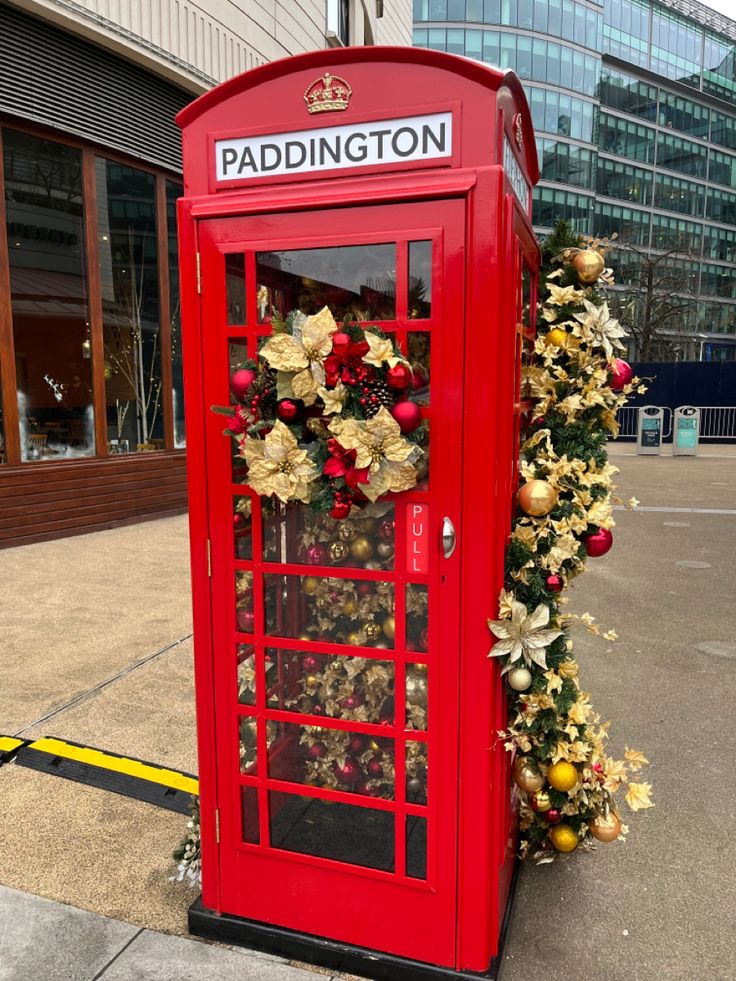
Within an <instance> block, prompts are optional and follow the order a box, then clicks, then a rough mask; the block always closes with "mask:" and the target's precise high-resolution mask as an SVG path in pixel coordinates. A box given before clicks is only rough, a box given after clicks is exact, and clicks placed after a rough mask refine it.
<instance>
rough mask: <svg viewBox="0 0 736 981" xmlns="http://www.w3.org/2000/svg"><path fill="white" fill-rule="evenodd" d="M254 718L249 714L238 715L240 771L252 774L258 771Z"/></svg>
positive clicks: (256, 728)
mask: <svg viewBox="0 0 736 981" xmlns="http://www.w3.org/2000/svg"><path fill="white" fill-rule="evenodd" d="M257 731H258V726H257V723H256V720H255V719H254V718H252V717H251V716H249V715H241V717H240V772H241V773H247V774H249V775H251V776H252V775H254V774H255V773H257V772H258V748H257V745H256V733H257Z"/></svg>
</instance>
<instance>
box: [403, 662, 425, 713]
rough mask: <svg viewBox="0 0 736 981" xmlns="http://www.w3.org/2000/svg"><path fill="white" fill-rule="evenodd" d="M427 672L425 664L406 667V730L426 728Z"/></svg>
mask: <svg viewBox="0 0 736 981" xmlns="http://www.w3.org/2000/svg"><path fill="white" fill-rule="evenodd" d="M428 686H429V671H428V668H427V665H426V664H407V666H406V728H407V729H426V728H427V702H428V697H427V692H428Z"/></svg>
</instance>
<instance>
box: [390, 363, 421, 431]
mask: <svg viewBox="0 0 736 981" xmlns="http://www.w3.org/2000/svg"><path fill="white" fill-rule="evenodd" d="M396 367H397V368H398V367H400V366H399V365H397V366H396ZM391 415H392V416H393V417H394V419H395V420H396V421H397V422H398V424H399V429H400V430H401V432H402V433H413V432H414V430H415V429H416V428H417V426H418V425H419V423H420V422H421V421H422V410H421V409H420V408H419V406H418V405H417V403H416V402H410V401H409V400H408V399H407V401H406V402H397V403H396V404H395V405H392V406H391Z"/></svg>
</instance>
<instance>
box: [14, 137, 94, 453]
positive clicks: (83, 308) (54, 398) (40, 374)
mask: <svg viewBox="0 0 736 981" xmlns="http://www.w3.org/2000/svg"><path fill="white" fill-rule="evenodd" d="M3 157H4V161H5V198H6V212H7V235H8V258H9V263H10V289H11V301H12V310H13V343H14V351H15V365H16V375H17V383H18V417H19V427H20V446H21V459H22V460H23V461H27V460H58V459H64V458H70V457H78V456H90V455H93V454H94V452H95V426H94V408H93V400H92V342H91V333H90V324H89V310H88V293H87V271H86V247H85V232H84V207H83V197H82V154H81V151H80V150H78V149H75V148H74V147H69V146H66V145H64V144H62V143H56V142H54V141H52V140H47V139H43V138H41V137H38V136H32V135H30V134H28V133H22V132H17V131H15V130H12V129H5V130H4V131H3Z"/></svg>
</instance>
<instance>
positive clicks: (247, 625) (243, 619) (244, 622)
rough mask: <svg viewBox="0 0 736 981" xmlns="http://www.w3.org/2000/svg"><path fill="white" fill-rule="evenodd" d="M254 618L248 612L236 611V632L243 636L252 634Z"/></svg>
mask: <svg viewBox="0 0 736 981" xmlns="http://www.w3.org/2000/svg"><path fill="white" fill-rule="evenodd" d="M255 622H256V617H255V614H254V613H253V612H252V611H250V610H238V630H240V631H241V632H242V633H244V634H252V633H253V627H254V626H255Z"/></svg>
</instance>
